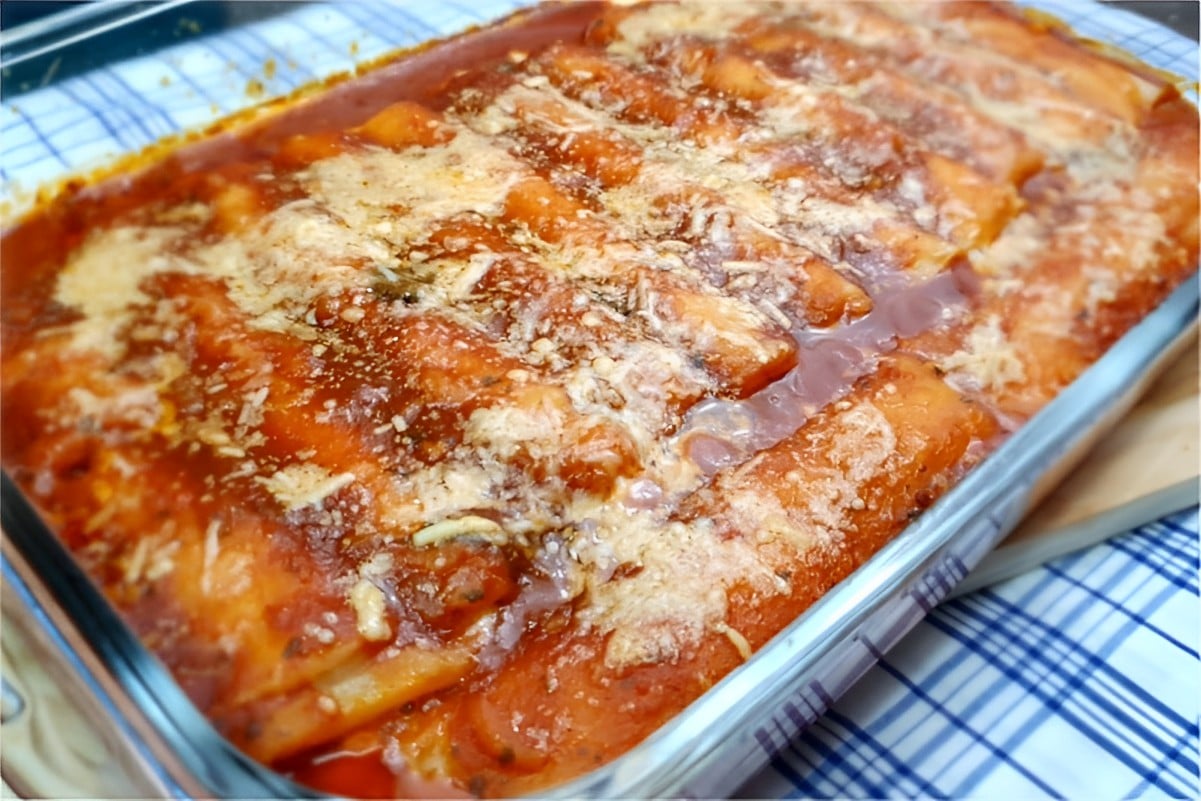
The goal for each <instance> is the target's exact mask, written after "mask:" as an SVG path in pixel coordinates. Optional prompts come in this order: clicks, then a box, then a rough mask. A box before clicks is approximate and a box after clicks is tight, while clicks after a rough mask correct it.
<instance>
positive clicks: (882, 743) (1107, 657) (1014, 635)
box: [0, 0, 1201, 799]
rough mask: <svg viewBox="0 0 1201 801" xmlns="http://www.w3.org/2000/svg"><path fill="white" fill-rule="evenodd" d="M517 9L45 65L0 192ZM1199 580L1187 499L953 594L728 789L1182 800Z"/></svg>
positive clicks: (300, 18) (483, 7) (1192, 726)
mask: <svg viewBox="0 0 1201 801" xmlns="http://www.w3.org/2000/svg"><path fill="white" fill-rule="evenodd" d="M1034 4H1035V5H1037V6H1039V7H1040V8H1044V9H1046V10H1048V11H1051V12H1052V13H1054V14H1056V15H1057V16H1059V17H1061V18H1063V19H1065V20H1067V21H1068V22H1069V23H1070V24H1071V25H1072V26H1073V27H1074V28H1075V29H1076V30H1077V31H1078V32H1080V33H1081V34H1083V35H1085V36H1088V37H1091V38H1094V39H1098V40H1101V41H1106V42H1110V43H1112V44H1115V45H1117V46H1119V47H1122V48H1125V49H1127V50H1129V51H1131V52H1133V53H1135V54H1136V55H1138V56H1140V57H1141V58H1143V59H1145V60H1146V61H1148V62H1149V63H1151V64H1153V65H1155V66H1157V67H1160V68H1163V69H1167V70H1170V71H1173V72H1175V73H1177V74H1180V75H1183V76H1185V77H1188V78H1191V79H1192V80H1194V81H1195V80H1196V78H1197V65H1198V61H1197V58H1198V56H1197V47H1196V45H1195V44H1194V43H1193V42H1191V41H1189V40H1188V39H1185V38H1183V37H1180V36H1177V35H1175V34H1172V33H1171V32H1169V31H1167V30H1165V29H1163V28H1160V27H1158V26H1156V25H1154V24H1152V23H1150V22H1148V21H1146V20H1143V19H1141V18H1140V17H1137V16H1134V15H1131V14H1127V13H1122V12H1118V11H1115V10H1113V9H1109V8H1105V7H1102V6H1099V5H1097V4H1094V3H1092V2H1087V1H1086V0H1083V1H1082V0H1038V2H1037V3H1034ZM516 5H518V0H482V1H481V2H477V3H468V2H467V0H461V2H459V3H455V2H449V1H448V0H440V2H437V3H434V2H424V0H399V1H398V2H392V3H389V4H386V5H381V4H378V3H368V2H344V3H337V4H333V3H326V4H320V5H312V6H297V7H296V8H295V9H293V10H291V11H289V12H288V13H286V14H284V15H282V16H278V17H272V18H269V19H265V20H260V21H256V22H252V23H249V24H245V25H240V26H238V27H237V28H236V29H232V30H226V31H219V32H214V33H213V35H209V36H204V37H202V38H200V39H195V40H192V41H189V42H187V43H185V44H179V45H175V46H172V47H170V48H167V49H165V50H161V51H159V52H157V53H154V54H152V55H146V56H141V57H138V58H133V59H126V60H123V61H121V62H120V63H117V64H110V65H107V66H103V67H101V68H98V69H93V70H90V71H88V72H85V73H82V74H78V75H72V76H71V77H68V78H65V79H63V80H58V81H51V80H50V78H51V77H53V76H52V75H50V74H49V73H51V72H53V71H54V69H55V66H54V65H52V66H51V67H48V68H47V73H48V74H47V75H46V76H45V83H46V84H47V85H45V86H43V87H41V88H37V89H34V90H33V91H29V92H21V93H16V92H15V91H14V87H12V86H11V85H10V87H9V91H8V92H7V96H6V100H5V102H4V104H3V106H2V107H0V182H3V188H2V189H0V199H12V198H19V197H21V195H22V190H25V191H27V190H29V189H32V188H35V187H36V186H37V185H38V184H40V183H42V182H44V181H47V180H51V179H54V178H56V177H58V176H61V175H63V174H64V173H66V172H71V171H78V170H81V169H86V168H88V167H90V166H94V165H96V164H98V163H100V162H102V161H103V160H104V159H106V158H109V157H111V156H113V155H116V154H120V153H123V152H127V151H129V150H133V149H138V148H140V147H143V146H145V145H148V144H150V143H152V142H153V141H155V140H157V139H158V138H160V137H162V136H164V135H166V134H170V133H173V132H176V131H179V130H181V129H189V128H196V127H199V126H202V125H203V124H205V123H208V122H211V121H213V120H215V119H217V118H219V117H221V116H224V115H226V114H228V113H230V112H233V111H235V110H237V109H239V108H243V107H246V106H249V105H252V104H253V103H254V102H255V99H256V97H258V95H257V93H255V92H247V88H248V86H249V85H251V84H252V83H254V82H258V83H260V84H262V85H263V87H264V88H265V90H266V93H267V94H272V95H274V94H282V93H285V92H287V91H289V90H291V89H293V88H296V87H297V86H300V85H303V84H305V83H307V82H310V81H312V80H314V79H315V78H318V77H322V76H325V75H328V74H330V73H332V72H336V71H341V70H347V69H350V68H352V67H353V64H354V63H355V62H356V61H358V62H361V61H363V60H366V59H370V58H373V57H376V56H379V55H381V54H383V53H385V52H387V51H389V50H391V49H393V48H395V47H397V46H404V45H411V44H415V43H418V42H420V41H423V40H425V39H428V38H430V37H434V36H440V35H446V34H450V33H453V32H455V31H457V30H460V29H462V28H464V27H467V26H468V25H472V24H477V23H479V22H482V21H486V20H487V19H491V18H494V17H496V16H498V15H500V14H503V13H505V12H506V11H509V10H511V9H512V8H513V7H514V6H516ZM84 46H85V47H86V46H87V45H86V44H85V45H84ZM268 62H272V63H273V64H274V66H275V68H274V69H272V70H266V71H265V70H264V69H263V67H264V65H265V64H267V63H268ZM20 88H21V87H15V89H16V90H19V89H20ZM1197 576H1198V516H1197V510H1196V509H1195V508H1194V509H1192V510H1189V511H1186V512H1183V513H1178V514H1175V515H1172V516H1170V517H1167V518H1165V519H1164V520H1161V521H1159V522H1156V523H1153V524H1150V525H1147V526H1144V527H1142V528H1139V529H1137V530H1135V531H1133V532H1131V533H1129V534H1126V535H1124V536H1121V537H1118V538H1115V539H1113V540H1111V541H1108V542H1105V543H1103V544H1101V545H1097V546H1094V547H1092V548H1089V549H1087V550H1085V551H1082V552H1079V553H1076V554H1073V555H1070V556H1066V557H1062V558H1060V559H1058V560H1056V561H1054V562H1052V563H1050V564H1048V565H1046V566H1043V567H1040V568H1038V569H1036V570H1034V571H1032V572H1030V573H1028V574H1026V575H1023V576H1021V577H1019V578H1015V579H1011V580H1009V581H1006V582H1003V583H1001V584H999V585H996V586H993V587H990V588H988V589H984V590H980V591H977V592H975V593H972V594H970V595H967V596H964V597H962V598H959V599H956V600H954V601H951V602H948V603H946V604H944V605H943V606H941V607H939V608H937V609H935V610H934V611H933V612H932V613H931V614H930V615H929V617H928V618H927V619H926V620H925V621H924V622H923V623H921V624H920V625H919V627H918V628H917V629H915V630H914V631H913V632H912V633H911V634H910V635H909V636H908V637H907V638H906V639H905V640H904V641H903V642H902V643H901V644H900V645H899V646H898V647H897V648H895V649H894V650H892V651H890V652H889V653H888V654H887V655H885V656H884V658H883V659H882V660H881V661H880V662H879V664H878V665H877V666H876V667H875V668H874V669H872V670H871V671H870V673H869V674H868V675H867V676H866V677H865V678H864V679H863V680H862V681H861V682H860V683H859V684H858V685H857V686H856V687H855V688H854V689H853V690H852V692H851V693H849V694H848V695H847V696H845V697H844V698H843V699H842V700H840V701H838V702H837V703H835V704H834V706H833V708H832V709H830V711H829V712H828V713H827V714H826V715H825V716H824V717H822V718H820V719H819V720H818V721H817V722H816V723H815V724H814V725H813V726H811V727H809V728H808V729H807V730H806V731H805V732H804V733H802V734H801V735H800V736H799V737H796V738H793V739H791V740H790V741H788V744H787V746H785V747H784V748H783V749H781V750H779V751H777V752H776V753H774V754H773V755H772V756H771V762H770V764H769V766H768V767H767V768H766V769H765V770H764V771H763V772H762V773H761V774H760V775H759V776H758V777H756V778H755V779H753V780H752V781H751V782H750V783H748V784H747V785H746V786H745V787H744V788H743V790H742V793H741V794H742V795H745V796H752V797H764V798H767V797H771V798H778V797H789V798H794V797H823V798H828V797H839V798H843V797H846V798H883V797H918V796H921V797H926V796H929V797H955V798H960V797H973V798H1004V799H1021V798H1041V797H1067V798H1079V799H1105V798H1126V797H1132V796H1143V795H1148V796H1167V797H1189V798H1197V797H1198V795H1199V792H1201V782H1199V780H1198V699H1199V698H1201V670H1199V664H1198V639H1199V635H1201V605H1199V603H1198V578H1197Z"/></svg>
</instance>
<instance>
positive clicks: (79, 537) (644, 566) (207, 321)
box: [2, 0, 1199, 797]
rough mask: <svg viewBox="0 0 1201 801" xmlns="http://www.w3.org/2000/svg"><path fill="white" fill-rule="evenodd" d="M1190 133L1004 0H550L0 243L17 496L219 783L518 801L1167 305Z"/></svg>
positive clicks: (872, 537) (775, 611)
mask: <svg viewBox="0 0 1201 801" xmlns="http://www.w3.org/2000/svg"><path fill="white" fill-rule="evenodd" d="M1198 146H1199V145H1198V117H1197V112H1196V109H1195V108H1194V107H1193V106H1192V105H1190V104H1189V103H1188V102H1186V101H1185V100H1184V99H1182V97H1181V96H1180V94H1179V92H1178V90H1177V88H1176V87H1175V86H1174V84H1173V83H1172V81H1171V80H1170V79H1168V78H1166V77H1165V76H1162V75H1160V74H1158V73H1156V72H1154V71H1153V70H1151V69H1150V68H1146V67H1143V66H1140V65H1138V64H1135V63H1132V62H1131V61H1129V60H1127V59H1125V58H1124V57H1122V56H1120V55H1117V54H1115V53H1111V52H1103V51H1100V50H1099V49H1097V48H1095V47H1092V46H1089V45H1086V44H1084V43H1082V42H1080V41H1078V40H1076V39H1075V38H1073V37H1072V36H1071V35H1070V33H1069V32H1067V31H1065V30H1064V29H1062V28H1061V27H1059V26H1057V25H1056V24H1055V23H1053V22H1052V21H1049V20H1047V19H1044V18H1041V17H1039V18H1034V17H1030V16H1027V15H1025V14H1024V13H1022V12H1020V11H1018V10H1015V9H1013V8H1010V7H1007V6H1000V5H995V4H991V3H966V2H965V3H942V4H933V3H930V4H926V3H922V4H917V3H860V2H855V3H831V2H813V3H804V2H741V3H733V2H722V1H721V0H687V1H685V2H680V3H675V2H670V3H669V2H662V3H642V4H636V5H620V6H619V5H608V4H603V3H592V2H581V3H570V4H551V5H545V6H540V7H537V8H535V9H532V10H530V11H528V12H525V13H521V14H518V15H516V16H514V17H512V18H509V19H506V20H503V21H501V22H499V23H496V24H495V25H493V26H490V27H487V28H483V29H480V30H476V31H472V32H469V33H466V34H463V35H462V36H459V37H456V38H454V39H452V40H449V41H447V42H443V43H436V44H433V45H431V46H429V47H426V48H424V49H421V50H418V51H415V52H412V53H408V54H405V55H402V56H400V57H398V58H396V59H393V60H391V61H387V62H385V63H381V64H379V65H377V66H376V67H374V68H373V69H371V70H367V71H364V72H363V73H362V74H360V75H358V76H356V77H354V78H350V79H347V80H343V81H335V82H330V83H328V84H326V85H323V86H320V87H317V88H314V89H312V90H309V91H305V92H302V93H300V94H299V95H298V96H296V97H294V98H292V99H290V100H288V101H286V102H280V103H276V104H274V105H272V106H271V107H269V108H268V109H267V110H266V111H265V112H263V113H260V114H255V115H249V116H246V117H243V118H241V119H239V120H235V121H233V122H230V123H229V124H226V125H223V126H220V127H218V128H216V129H214V130H212V131H209V132H207V133H206V134H204V135H203V136H196V137H192V138H191V139H190V140H189V141H187V142H185V143H177V144H175V145H172V146H163V147H159V148H155V149H153V150H152V151H150V152H148V153H146V154H143V155H142V156H139V157H137V158H133V159H129V160H126V161H125V162H123V163H122V164H121V165H120V166H119V167H116V168H113V169H111V170H107V171H105V172H104V173H103V174H99V175H96V176H93V177H91V178H89V179H87V180H82V179H80V180H74V181H71V182H69V183H67V184H66V185H65V186H64V187H62V189H61V191H58V192H57V193H52V194H51V193H48V194H47V197H46V198H44V200H43V201H42V202H40V203H39V204H38V206H37V207H36V208H35V209H34V210H33V211H32V212H30V213H28V214H27V215H26V216H24V217H23V218H22V219H20V220H19V221H17V222H15V223H13V224H10V225H9V226H8V227H7V229H6V232H5V234H4V237H3V253H2V256H3V261H2V270H3V276H2V277H3V285H4V294H3V365H2V366H3V377H2V382H3V383H2V389H3V396H2V400H3V406H2V412H3V466H4V469H5V470H6V471H7V472H8V473H9V474H10V475H11V476H12V477H13V478H14V480H15V481H16V482H17V483H18V484H19V485H20V487H21V488H22V489H23V491H24V492H25V493H26V494H27V496H28V498H29V499H30V500H31V501H32V502H33V503H34V504H35V505H36V506H37V508H38V509H39V510H40V512H41V513H42V515H43V516H44V517H45V519H46V520H47V522H48V523H49V524H50V526H51V527H52V528H53V529H54V530H55V531H56V532H57V533H58V535H59V536H60V537H61V538H62V540H63V541H64V543H65V544H66V545H67V546H68V547H69V548H70V549H71V551H72V552H73V553H74V555H75V556H76V558H77V559H78V560H79V562H80V563H81V564H82V565H83V566H84V567H85V568H86V569H87V570H88V572H89V573H90V574H91V575H92V576H93V577H94V579H95V581H96V582H97V583H98V585H99V586H100V587H101V588H102V589H103V591H104V593H105V594H106V595H107V597H108V598H109V599H111V601H112V603H113V604H114V605H115V607H116V608H117V609H118V610H119V611H120V612H121V613H122V615H123V616H124V618H125V619H126V620H127V621H128V622H129V624H130V626H131V627H132V628H133V629H134V630H135V631H136V632H137V634H138V635H139V636H140V638H141V639H142V640H143V641H144V642H145V643H146V644H147V646H148V647H149V648H150V649H151V650H152V651H153V652H154V653H155V654H157V655H158V657H159V658H161V660H162V661H163V662H164V663H165V664H166V666H167V667H168V668H169V669H170V671H171V672H172V674H173V675H174V677H175V678H176V679H177V681H178V682H179V684H180V685H181V686H182V687H183V689H184V690H185V691H186V692H187V693H188V695H189V696H190V697H191V698H192V699H193V700H194V701H195V703H196V705H197V706H198V707H199V708H200V709H201V710H202V711H203V712H204V713H205V714H206V715H207V716H208V717H209V718H210V719H211V720H212V721H213V723H214V725H215V726H216V727H217V729H218V730H219V731H220V732H221V733H222V734H224V735H225V736H226V737H228V738H229V739H230V740H231V741H232V742H233V743H235V744H236V745H237V746H238V747H240V748H241V749H242V750H244V751H245V752H246V753H247V754H249V755H251V756H252V757H254V758H256V759H258V760H260V761H262V762H264V763H266V764H268V765H270V766H272V767H274V768H276V769H277V770H279V771H281V772H283V773H285V774H287V775H290V776H294V777H295V778H296V779H297V780H298V781H300V782H302V783H304V784H308V785H310V786H312V787H315V788H319V789H322V790H326V791H330V792H335V793H343V794H349V795H359V796H365V795H388V796H395V795H399V796H422V795H435V796H441V797H445V796H451V795H457V794H474V795H485V796H495V795H515V794H520V793H526V792H533V791H537V790H540V789H543V788H547V787H551V786H554V785H556V784H559V783H562V782H563V781H565V780H567V779H570V778H572V777H576V776H579V775H581V774H583V773H584V772H586V771H588V770H590V769H592V768H594V767H596V766H598V765H601V764H603V763H606V762H608V761H610V760H612V759H613V758H615V757H616V756H618V755H620V754H621V753H623V752H624V751H626V750H628V749H629V748H631V747H632V746H633V745H635V744H636V743H638V742H639V741H641V740H643V739H644V738H645V737H647V736H648V735H649V734H650V733H652V732H653V731H655V730H656V728H658V727H659V726H660V725H662V724H663V723H664V722H665V721H668V720H669V719H671V718H672V717H673V716H674V715H676V714H677V713H678V712H679V711H680V710H681V709H683V708H684V707H685V706H687V705H688V704H689V703H690V702H691V701H692V700H694V699H695V698H697V697H698V696H700V695H701V694H702V693H704V692H705V690H706V689H707V688H708V687H710V686H711V685H713V684H714V683H715V682H717V681H718V680H719V679H721V678H722V677H723V676H725V675H726V674H727V673H729V672H730V671H732V670H734V669H735V668H737V667H738V666H739V665H740V664H741V663H743V662H744V661H745V660H747V659H750V658H751V657H752V655H753V654H754V652H755V651H756V649H757V648H759V647H760V646H761V645H763V644H764V643H765V642H766V641H767V640H769V639H770V638H771V637H772V636H773V635H774V634H775V633H776V632H778V631H780V629H781V628H782V627H784V626H785V625H786V624H787V623H788V622H790V621H792V620H793V619H795V618H796V617H797V616H798V615H800V614H801V613H802V612H804V610H805V609H806V608H807V607H809V606H810V605H811V604H812V603H813V602H814V601H815V600H816V599H818V598H819V597H821V596H822V595H823V594H824V593H826V592H827V591H828V590H829V589H830V588H831V587H833V586H834V585H835V584H837V583H838V582H839V581H841V580H842V579H843V578H845V577H846V576H848V575H849V574H850V573H851V572H852V571H854V570H855V569H856V568H857V567H858V566H860V565H861V564H863V563H864V562H865V561H866V560H867V559H868V558H869V557H870V556H871V555H872V554H873V553H874V552H876V551H877V550H878V549H879V548H880V547H882V546H883V545H884V544H885V543H887V542H888V541H890V540H891V539H892V538H894V537H895V536H896V535H897V534H898V533H899V532H901V531H902V530H903V529H904V528H905V527H906V526H907V525H908V523H909V522H910V521H912V520H913V519H914V518H915V517H917V516H918V515H920V514H922V512H923V510H925V509H926V508H927V507H929V506H930V505H931V504H933V503H935V502H936V501H937V500H938V499H939V498H940V497H941V496H942V495H943V494H944V493H945V492H946V491H947V490H948V489H949V488H950V487H952V486H953V485H955V484H956V483H957V482H958V481H959V480H960V479H961V478H962V477H963V476H965V474H966V473H967V472H968V471H970V470H971V469H972V468H973V466H975V465H976V464H978V463H979V462H980V461H981V460H982V459H984V458H986V457H987V456H988V454H989V453H990V452H991V451H992V450H993V449H995V448H996V447H997V446H998V445H999V444H1000V443H1001V442H1002V441H1003V440H1005V438H1006V437H1007V436H1008V435H1010V434H1011V433H1012V432H1014V431H1015V430H1016V429H1017V428H1018V427H1020V426H1021V425H1022V424H1023V423H1024V421H1026V420H1027V419H1029V418H1030V417H1031V416H1032V415H1034V414H1035V413H1036V412H1037V411H1038V410H1039V409H1040V408H1042V407H1043V406H1044V405H1045V404H1046V403H1047V402H1048V401H1049V400H1051V399H1052V398H1054V397H1055V396H1056V394H1057V393H1058V392H1059V391H1060V390H1062V389H1063V388H1064V387H1066V386H1067V385H1068V384H1070V383H1071V382H1072V381H1073V380H1074V379H1075V378H1076V376H1078V375H1079V374H1080V373H1081V372H1082V371H1083V370H1084V369H1085V368H1086V367H1087V366H1088V365H1089V364H1091V363H1092V362H1093V361H1095V360H1096V359H1097V358H1098V357H1099V356H1100V355H1101V354H1102V353H1104V352H1105V350H1106V349H1107V348H1108V347H1109V346H1110V345H1111V344H1112V343H1113V342H1114V341H1115V340H1116V339H1117V338H1118V337H1119V336H1121V335H1122V334H1123V333H1124V332H1125V331H1126V330H1127V329H1129V328H1130V327H1131V326H1132V325H1133V324H1134V323H1135V322H1137V321H1138V320H1139V319H1141V318H1142V317H1143V316H1144V315H1145V314H1146V313H1148V312H1149V311H1150V310H1152V309H1153V308H1154V307H1155V306H1156V305H1158V304H1159V303H1160V302H1161V301H1162V300H1163V299H1164V298H1165V297H1166V296H1167V295H1168V293H1169V292H1170V291H1171V290H1172V289H1173V288H1174V287H1175V286H1177V285H1178V284H1180V283H1181V282H1183V281H1185V280H1186V279H1187V278H1188V277H1189V276H1190V275H1192V274H1193V272H1194V271H1195V269H1196V265H1197V258H1198V246H1197V242H1198V232H1197V225H1198V196H1197V189H1198V167H1197V154H1198Z"/></svg>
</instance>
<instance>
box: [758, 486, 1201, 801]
mask: <svg viewBox="0 0 1201 801" xmlns="http://www.w3.org/2000/svg"><path fill="white" fill-rule="evenodd" d="M1197 532H1198V520H1197V509H1196V508H1193V509H1190V510H1188V511H1185V512H1182V513H1178V514H1175V515H1172V516H1169V517H1167V518H1165V519H1163V520H1160V521H1158V522H1155V523H1152V524H1149V525H1146V526H1143V527H1142V528H1139V529H1136V530H1134V531H1132V532H1130V533H1128V534H1125V535H1123V536H1121V537H1117V538H1114V539H1112V540H1110V541H1107V542H1104V543H1102V544H1100V545H1096V546H1094V547H1092V548H1088V549H1086V550H1084V551H1080V552H1078V553H1075V554H1071V555H1068V556H1065V557H1062V558H1060V559H1057V560H1055V561H1053V562H1050V563H1049V564H1047V565H1044V566H1042V567H1040V568H1037V569H1035V570H1033V571H1031V572H1029V573H1027V574H1025V575H1023V576H1020V577H1018V578H1014V579H1010V580H1008V581H1005V582H1002V583H1000V584H997V585H995V586H993V587H989V588H987V589H983V590H979V591H977V592H974V593H971V594H969V595H965V596H963V597H960V598H957V599H955V600H953V601H949V602H947V603H945V604H943V605H942V606H940V607H938V608H936V609H935V610H934V611H932V612H931V613H930V615H929V616H928V617H927V618H926V620H924V621H923V622H922V623H920V624H918V627H917V628H916V629H914V630H913V631H912V632H911V633H910V634H909V635H908V636H907V637H906V638H905V639H904V640H903V641H902V642H901V643H900V644H899V645H898V646H897V647H896V648H894V649H893V650H891V651H889V653H888V654H886V655H885V656H884V657H883V658H882V659H881V660H880V662H879V663H878V664H877V666H876V667H874V668H872V669H871V671H869V673H868V674H867V675H866V676H864V678H863V679H862V680H861V681H860V682H859V684H857V685H856V686H855V688H854V689H853V690H852V691H851V692H850V693H849V694H848V695H846V696H844V697H843V698H842V699H841V700H840V701H838V702H836V703H835V704H834V706H833V708H832V709H830V710H829V712H827V714H826V715H825V716H824V717H822V718H820V719H819V720H818V721H817V723H815V724H814V725H813V726H811V727H810V728H809V729H807V730H806V731H805V732H804V733H803V734H801V735H800V736H799V737H797V738H794V739H793V740H792V741H791V742H790V743H789V744H788V746H787V747H785V748H784V749H782V750H781V751H779V752H778V753H777V754H775V755H774V756H773V758H772V761H771V765H770V767H769V768H768V769H766V770H764V771H763V772H762V773H761V774H760V775H759V776H758V777H757V778H756V779H754V780H752V781H751V782H750V783H749V784H748V785H747V786H746V787H744V788H743V790H742V793H741V794H742V795H744V796H748V797H756V798H769V797H770V798H780V797H786V798H797V797H811V798H832V797H833V798H913V797H935V798H968V797H970V798H1004V799H1027V798H1046V797H1062V798H1075V799H1116V798H1132V797H1138V796H1151V797H1170V798H1197V797H1198V796H1199V794H1201V793H1199V790H1201V783H1199V780H1198V754H1197V720H1198V699H1199V698H1201V671H1199V669H1198V668H1199V665H1198V655H1197V646H1198V636H1199V633H1201V605H1199V604H1198V591H1197V585H1198V578H1197V576H1198V533H1197Z"/></svg>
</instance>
